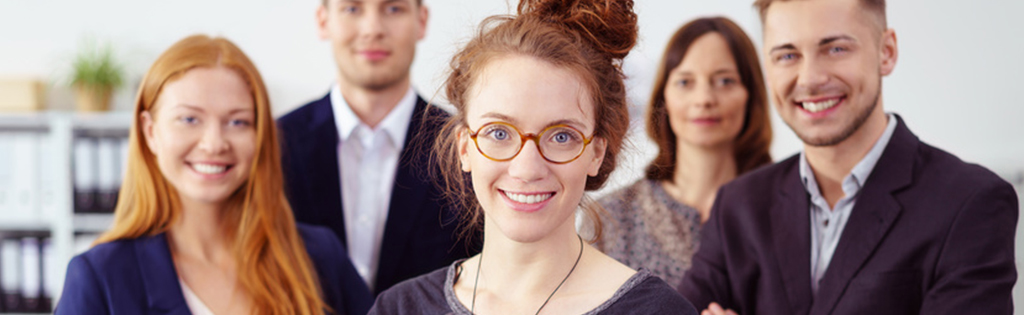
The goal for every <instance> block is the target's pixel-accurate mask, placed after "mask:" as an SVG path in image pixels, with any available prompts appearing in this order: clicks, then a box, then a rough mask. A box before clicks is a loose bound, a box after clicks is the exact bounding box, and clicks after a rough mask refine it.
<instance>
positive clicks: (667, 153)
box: [596, 17, 772, 286]
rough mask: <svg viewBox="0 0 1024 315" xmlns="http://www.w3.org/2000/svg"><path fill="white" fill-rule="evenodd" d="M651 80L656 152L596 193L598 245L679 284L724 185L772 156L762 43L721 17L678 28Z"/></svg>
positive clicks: (649, 125) (650, 117) (649, 129)
mask: <svg viewBox="0 0 1024 315" xmlns="http://www.w3.org/2000/svg"><path fill="white" fill-rule="evenodd" d="M654 86H655V88H654V92H653V94H652V95H651V102H650V106H649V107H648V116H647V134H648V135H649V136H650V137H651V138H652V139H653V140H654V142H655V143H656V144H657V145H658V155H657V157H655V159H654V161H653V162H651V164H650V165H649V166H648V167H647V171H646V174H645V178H643V179H641V180H639V181H637V182H636V183H634V184H632V185H630V186H627V187H625V188H623V189H621V190H618V191H615V192H612V193H611V194H609V195H607V196H605V197H603V198H602V199H601V200H600V203H601V205H602V206H603V207H604V208H605V209H606V210H607V211H606V212H605V213H604V215H605V216H606V220H607V221H610V223H608V224H607V226H606V227H605V229H603V231H602V233H601V234H599V235H600V237H599V238H598V239H599V242H597V243H596V246H597V247H598V248H599V249H601V250H602V251H604V252H605V254H608V255H609V256H611V257H613V258H615V259H618V260H619V261H620V262H622V263H624V264H626V265H628V266H630V267H633V268H647V269H649V270H651V272H652V273H654V274H655V275H657V276H659V277H661V278H662V279H664V280H665V281H666V282H668V283H669V284H670V285H672V286H678V285H679V283H680V282H682V279H683V274H684V273H685V272H686V270H687V269H689V267H690V258H691V257H692V256H693V254H694V253H695V252H696V250H697V246H698V244H699V239H698V235H699V230H700V227H701V224H702V223H703V222H704V221H707V219H708V215H709V213H710V211H711V205H712V204H713V203H714V200H715V193H716V192H717V191H718V188H719V187H721V186H722V185H724V184H725V183H727V182H729V181H731V180H733V179H734V178H736V177H737V176H739V175H741V174H743V173H746V172H749V171H751V170H753V169H756V168H758V167H760V166H763V165H766V164H769V163H771V156H770V154H769V152H768V149H769V147H770V146H771V139H772V130H771V121H770V120H769V118H768V100H767V96H766V94H765V87H764V79H763V77H762V74H761V66H760V63H759V62H758V59H757V50H755V48H754V45H753V44H752V43H751V41H750V38H748V37H747V35H746V34H745V33H744V32H743V30H742V29H740V27H739V26H738V25H736V24H735V23H733V22H732V21H730V20H729V19H726V18H723V17H714V18H702V19H697V20H694V21H692V22H690V23H687V24H686V25H684V26H683V27H682V28H680V29H679V30H678V31H676V33H675V35H673V36H672V39H671V40H670V41H669V44H668V47H667V48H666V49H665V54H664V56H663V58H662V61H661V64H660V66H659V70H658V74H657V77H656V82H655V85H654Z"/></svg>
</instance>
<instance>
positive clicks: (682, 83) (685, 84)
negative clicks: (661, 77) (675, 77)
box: [676, 79, 690, 87]
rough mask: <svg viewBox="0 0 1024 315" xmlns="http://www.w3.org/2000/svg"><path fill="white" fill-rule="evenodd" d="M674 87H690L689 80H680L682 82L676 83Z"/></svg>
mask: <svg viewBox="0 0 1024 315" xmlns="http://www.w3.org/2000/svg"><path fill="white" fill-rule="evenodd" d="M676 85H679V86H681V87H687V86H689V85H690V80H689V79H682V80H679V81H676Z"/></svg>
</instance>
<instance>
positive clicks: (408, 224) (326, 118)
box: [277, 94, 479, 295]
mask: <svg viewBox="0 0 1024 315" xmlns="http://www.w3.org/2000/svg"><path fill="white" fill-rule="evenodd" d="M447 117H448V114H447V113H445V112H444V111H443V110H441V109H440V108H437V107H434V106H430V105H429V104H427V102H426V101H424V100H423V99H422V98H419V97H417V99H416V109H415V110H414V111H413V115H412V120H411V121H410V123H409V131H408V133H407V134H406V137H405V145H404V147H403V149H402V153H401V157H400V158H399V162H398V170H397V172H396V173H395V183H394V188H393V190H392V192H391V204H390V207H389V209H388V214H387V221H386V223H385V225H384V238H383V240H382V242H381V249H380V259H379V262H378V264H377V279H376V281H375V283H374V285H373V291H374V294H375V295H376V294H379V293H380V292H381V291H384V290H386V289H387V288H390V287H391V286H393V285H395V284H396V283H399V282H401V281H403V280H406V279H410V278H414V277H416V276H419V275H421V274H425V273H428V272H431V271H433V270H436V269H438V268H442V267H445V266H448V265H449V264H451V263H452V262H453V261H455V260H456V259H460V258H465V257H468V256H470V255H473V254H476V253H477V252H479V249H478V247H476V246H474V247H473V248H470V247H469V246H467V245H466V242H464V241H463V240H462V239H461V238H460V237H459V235H458V232H457V228H458V222H457V220H458V213H457V212H456V211H455V210H454V209H452V207H450V206H448V205H449V204H450V203H446V202H444V200H443V198H442V197H441V192H440V190H439V189H438V187H437V186H436V185H435V184H434V183H433V182H432V181H431V180H430V177H429V176H430V173H429V170H428V169H427V167H428V165H431V164H430V157H431V155H432V154H433V152H434V151H433V150H432V146H433V144H434V139H435V138H436V137H437V133H438V132H439V131H440V129H441V127H442V126H443V124H444V121H445V119H446V118H447ZM277 125H278V132H279V134H280V138H281V147H282V148H281V152H282V154H281V155H282V161H283V162H282V164H283V167H284V175H285V192H286V193H287V195H288V201H289V202H290V203H291V206H292V211H293V212H294V213H295V220H296V221H299V222H304V223H309V224H315V225H321V226H326V227H328V228H330V229H331V230H333V231H334V233H335V234H336V235H337V236H338V239H340V240H341V242H342V243H343V244H347V242H346V233H345V215H344V212H343V211H342V200H341V178H340V177H339V171H338V143H339V140H338V128H337V126H336V125H335V123H334V111H333V109H332V108H331V99H330V94H328V95H327V96H324V97H323V98H321V99H319V100H317V101H314V102H312V103H309V104H306V105H303V106H302V107H299V108H298V109H296V110H294V111H292V112H291V113H288V114H287V115H285V116H283V117H281V118H280V119H278V121H277Z"/></svg>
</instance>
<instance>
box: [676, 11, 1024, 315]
mask: <svg viewBox="0 0 1024 315" xmlns="http://www.w3.org/2000/svg"><path fill="white" fill-rule="evenodd" d="M755 6H756V7H758V8H759V9H760V11H761V18H762V22H763V26H764V53H765V59H766V62H765V65H766V70H767V71H766V74H767V78H768V80H767V81H768V82H769V84H770V85H771V91H772V95H773V99H774V102H775V106H776V109H777V111H778V112H779V114H780V116H782V118H783V120H784V121H786V123H787V124H788V125H789V127H790V128H791V129H792V130H793V131H794V132H795V133H796V135H797V136H798V137H799V138H800V139H801V140H802V141H803V142H804V150H803V152H801V153H800V154H797V155H795V156H793V157H791V158H789V159H786V160H784V161H781V162H779V163H777V164H775V165H772V166H769V167H765V168H762V169H760V170H758V171H755V172H753V173H750V174H749V175H745V176H743V177H741V178H738V179H737V180H735V181H734V182H732V183H730V184H727V185H725V186H723V187H722V189H721V190H720V191H719V192H718V195H717V199H716V202H715V205H714V206H713V208H712V211H711V218H710V219H709V221H708V222H707V223H706V225H705V226H704V228H703V230H702V231H701V245H700V249H699V250H698V252H697V254H696V255H695V256H694V258H693V267H692V268H691V269H690V270H689V271H688V273H687V274H686V277H685V279H684V281H683V284H682V285H681V286H680V287H679V290H680V291H681V293H682V294H683V295H684V296H686V297H687V298H688V299H689V300H690V301H692V302H693V303H694V305H695V306H697V307H698V308H700V309H704V308H707V309H706V310H705V313H704V314H716V315H717V314H735V313H739V314H769V315H771V314H787V315H789V314H814V315H823V314H870V315H880V314H1011V313H1012V312H1013V301H1012V297H1011V290H1012V288H1013V285H1014V282H1015V281H1016V279H1017V271H1016V267H1015V265H1014V237H1015V232H1016V225H1017V216H1018V213H1017V212H1018V204H1017V202H1018V201H1017V196H1016V193H1015V192H1014V190H1013V187H1012V186H1010V185H1009V184H1008V183H1006V182H1005V181H1003V180H1001V179H999V178H998V177H997V176H996V175H994V174H993V173H992V172H990V171H988V170H987V169H985V168H983V167H980V166H978V165H974V164H968V163H965V162H963V161H961V160H960V159H958V158H957V157H955V156H953V155H951V154H949V153H946V152H944V151H942V150H940V149H937V148H935V147H932V146H930V145H928V144H926V143H924V142H921V141H920V140H918V138H917V137H916V136H915V135H914V134H913V133H912V132H911V131H910V129H909V127H908V126H907V122H906V121H905V120H903V119H902V118H900V117H899V116H897V115H895V114H886V113H885V111H884V110H883V106H882V91H881V81H882V77H883V76H886V75H888V74H890V73H891V72H892V71H893V68H894V67H895V65H896V60H897V56H898V49H897V45H896V34H895V32H894V31H893V30H892V29H889V28H888V27H887V26H886V17H885V1H884V0H789V1H786V0H775V1H772V0H759V1H757V2H756V3H755Z"/></svg>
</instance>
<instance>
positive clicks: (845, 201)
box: [800, 114, 896, 294]
mask: <svg viewBox="0 0 1024 315" xmlns="http://www.w3.org/2000/svg"><path fill="white" fill-rule="evenodd" d="M887 117H888V119H889V123H888V124H887V125H886V127H885V132H883V133H882V136H881V137H879V138H878V141H876V142H875V145H874V146H872V147H871V150H870V151H868V154H867V155H865V156H864V158H863V159H861V160H860V162H858V163H857V165H854V166H853V169H852V170H850V174H849V175H846V177H845V178H843V183H842V186H843V198H842V199H839V201H838V202H836V206H835V209H833V208H831V207H829V205H828V201H826V200H825V197H823V196H822V195H821V190H820V189H819V188H818V182H817V180H815V179H814V171H813V170H812V169H811V166H810V164H808V163H807V156H806V155H805V153H804V152H800V179H801V180H802V181H803V183H804V188H806V189H807V193H808V194H810V198H811V292H813V293H814V294H817V293H818V284H819V282H821V278H822V277H824V276H825V271H826V270H828V265H829V263H831V262H832V255H833V254H835V252H836V247H837V246H838V245H839V238H840V237H841V236H842V235H843V229H844V228H846V222H847V221H848V220H849V218H850V213H851V212H853V206H854V204H856V202H857V194H858V193H859V192H860V190H861V188H862V187H864V182H865V181H867V179H868V175H871V170H873V169H874V168H875V164H877V163H878V159H879V158H881V157H882V152H884V151H885V147H886V145H888V144H889V140H890V139H892V134H893V132H894V131H895V130H896V117H894V116H893V115H892V114H887Z"/></svg>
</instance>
